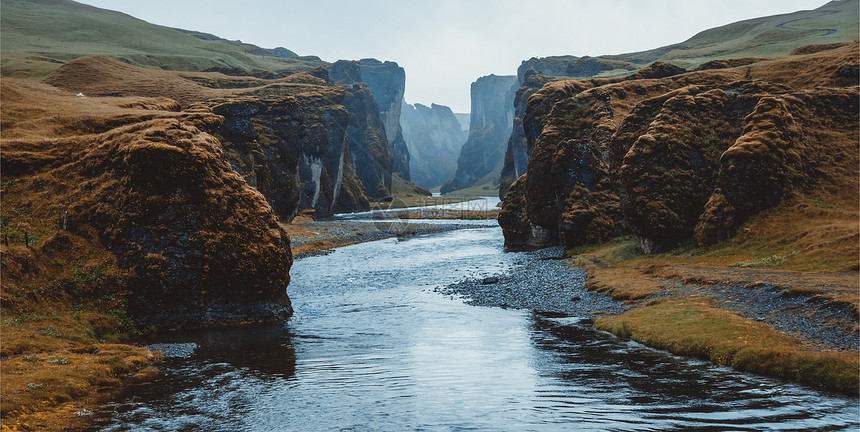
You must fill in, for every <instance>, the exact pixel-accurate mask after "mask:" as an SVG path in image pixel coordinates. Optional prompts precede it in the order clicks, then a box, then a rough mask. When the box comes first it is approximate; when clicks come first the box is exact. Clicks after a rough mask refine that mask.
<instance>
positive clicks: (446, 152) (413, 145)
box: [400, 103, 469, 189]
mask: <svg viewBox="0 0 860 432" xmlns="http://www.w3.org/2000/svg"><path fill="white" fill-rule="evenodd" d="M400 124H401V126H402V129H403V137H404V138H405V139H406V145H407V147H408V148H409V155H410V159H409V172H410V174H411V176H412V181H413V182H414V183H415V184H416V185H418V186H421V187H424V188H427V189H433V188H435V187H438V186H440V185H442V183H444V182H445V181H447V180H449V179H450V178H451V177H453V176H454V173H455V172H456V170H457V156H458V155H459V154H460V148H461V147H463V143H465V142H466V138H467V137H468V136H469V132H468V131H466V130H463V128H462V125H461V124H460V122H459V120H458V119H457V117H456V116H455V115H454V113H453V112H452V111H451V108H448V107H446V106H443V105H436V104H432V105H430V106H429V107H428V106H426V105H422V104H415V105H414V106H413V105H408V104H406V103H404V104H403V110H402V112H401V118H400Z"/></svg>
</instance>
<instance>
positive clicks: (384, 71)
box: [330, 59, 410, 188]
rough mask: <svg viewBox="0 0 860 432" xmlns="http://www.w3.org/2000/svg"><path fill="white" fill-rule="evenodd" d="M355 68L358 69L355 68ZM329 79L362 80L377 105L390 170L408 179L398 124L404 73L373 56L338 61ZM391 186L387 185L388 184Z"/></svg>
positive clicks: (394, 65) (389, 63)
mask: <svg viewBox="0 0 860 432" xmlns="http://www.w3.org/2000/svg"><path fill="white" fill-rule="evenodd" d="M356 68H357V70H356ZM330 77H331V80H332V81H335V82H344V83H364V84H365V85H367V87H368V88H369V89H370V91H371V92H372V93H373V97H374V99H375V100H376V104H377V106H378V107H379V118H380V120H381V121H382V124H383V125H384V127H385V137H386V139H387V141H388V148H389V149H390V152H391V156H392V172H393V173H396V174H397V175H399V176H400V178H402V179H404V180H409V179H410V177H409V150H408V148H407V146H406V141H405V140H404V139H403V131H402V130H401V127H400V110H401V108H402V105H403V95H404V93H405V92H406V72H405V71H404V70H403V68H402V67H400V66H398V65H397V63H394V62H390V61H387V62H381V61H379V60H376V59H362V60H359V61H345V60H340V61H338V62H336V63H335V64H333V65H332V66H331V69H330ZM387 187H388V188H390V187H391V186H390V184H388V186H387Z"/></svg>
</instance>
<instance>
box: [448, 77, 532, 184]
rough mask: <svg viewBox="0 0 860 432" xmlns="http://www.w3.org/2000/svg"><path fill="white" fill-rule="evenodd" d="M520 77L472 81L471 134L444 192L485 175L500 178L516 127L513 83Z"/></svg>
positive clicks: (495, 179)
mask: <svg viewBox="0 0 860 432" xmlns="http://www.w3.org/2000/svg"><path fill="white" fill-rule="evenodd" d="M516 81H517V77H516V76H497V75H488V76H484V77H481V78H478V80H477V81H475V82H474V83H472V87H471V98H472V111H471V113H470V122H469V138H468V139H467V140H466V143H465V144H463V147H462V149H461V150H460V156H459V157H458V159H457V171H456V173H455V174H454V178H452V179H451V180H449V181H447V182H446V183H445V184H444V185H442V188H441V191H442V193H447V192H451V191H453V190H457V189H464V188H467V187H471V186H474V185H476V184H477V183H478V182H479V181H482V180H485V179H487V180H489V181H497V180H498V177H497V176H498V172H500V171H501V168H502V165H503V163H504V155H505V145H506V143H507V141H508V138H509V137H510V135H511V130H512V127H513V120H514V112H513V100H514V94H513V93H512V87H513V85H514V83H515V82H516ZM489 177H493V178H491V179H490V178H489Z"/></svg>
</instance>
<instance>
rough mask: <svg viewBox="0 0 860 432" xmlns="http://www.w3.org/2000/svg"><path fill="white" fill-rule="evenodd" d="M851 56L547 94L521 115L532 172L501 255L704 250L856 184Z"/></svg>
mask: <svg viewBox="0 0 860 432" xmlns="http://www.w3.org/2000/svg"><path fill="white" fill-rule="evenodd" d="M857 47H858V45H857V43H856V42H855V43H852V44H842V45H831V46H828V47H827V49H824V50H821V51H819V50H806V51H800V52H799V53H798V54H795V55H791V56H786V57H781V58H773V59H768V61H761V62H759V61H757V60H753V61H752V62H751V63H749V64H747V65H744V66H741V67H725V68H721V69H713V68H711V67H710V66H709V67H707V68H705V69H704V70H700V71H693V72H686V71H684V70H683V69H680V68H678V67H675V66H672V65H668V64H661V63H657V64H654V65H652V66H650V67H649V68H646V69H643V70H642V71H640V72H637V73H635V74H633V75H630V76H628V77H626V78H613V79H591V80H560V81H555V82H550V83H547V84H546V85H544V86H543V87H542V88H541V89H540V90H539V91H537V92H536V93H534V95H533V96H531V97H530V98H529V100H528V105H527V108H526V112H525V114H524V118H523V126H524V128H523V130H524V135H525V142H526V144H527V148H531V149H530V158H529V161H528V163H529V172H528V174H527V175H524V176H521V177H520V178H519V179H518V180H517V181H516V182H514V184H513V185H512V186H511V189H510V192H508V195H507V197H506V198H505V201H504V207H503V210H502V214H501V215H500V217H499V222H500V224H501V225H502V227H503V229H504V231H505V238H506V242H507V243H508V244H509V245H520V246H544V245H550V244H559V243H561V244H564V246H565V247H568V248H569V247H573V246H577V245H581V244H586V243H593V242H598V241H603V240H607V239H609V238H611V237H613V236H615V235H618V234H620V233H624V232H632V233H634V234H636V235H637V236H638V237H639V239H640V244H641V245H642V248H643V250H645V251H646V252H653V251H661V250H666V249H667V248H670V247H673V246H675V245H677V244H678V243H679V242H681V241H684V240H686V239H695V240H696V242H697V243H698V244H700V245H708V244H713V243H714V242H717V241H720V240H722V239H725V238H727V237H729V236H731V235H733V234H734V233H735V232H736V230H737V229H738V227H739V226H740V225H741V224H742V223H743V222H745V221H746V220H747V219H748V218H749V217H750V216H751V215H753V214H755V213H757V212H759V211H761V210H763V209H766V208H769V207H772V206H773V205H775V204H776V203H778V202H780V200H781V199H783V198H784V197H785V196H787V195H788V194H790V193H793V192H795V191H804V190H807V191H808V190H810V189H811V188H814V187H819V186H821V185H826V184H828V182H834V181H837V179H846V178H856V174H857V172H856V171H857V168H856V167H857V160H858V155H857V153H858V152H857V147H856V139H857V134H858V131H857V129H858V125H857V122H856V112H857V109H858V108H857V104H858V93H857V87H856V85H857V81H858V77H857V74H856V73H854V72H852V73H847V72H845V71H848V70H852V71H853V70H854V69H853V68H856V66H854V65H856V64H857V63H858V59H857V57H856V49H857ZM808 52H811V53H808ZM728 66H730V65H728ZM789 71H791V72H789ZM849 76H850V78H849ZM846 87H847V88H846ZM532 143H533V144H532Z"/></svg>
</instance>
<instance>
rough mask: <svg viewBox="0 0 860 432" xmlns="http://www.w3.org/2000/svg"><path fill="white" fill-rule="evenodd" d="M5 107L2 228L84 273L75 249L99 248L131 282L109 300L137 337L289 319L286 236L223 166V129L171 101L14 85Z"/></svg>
mask: <svg viewBox="0 0 860 432" xmlns="http://www.w3.org/2000/svg"><path fill="white" fill-rule="evenodd" d="M2 95H3V100H2V101H3V107H4V109H3V124H4V128H3V133H2V138H3V154H2V156H0V163H2V169H3V176H4V181H6V182H7V183H6V184H8V185H11V186H6V187H4V190H3V204H4V214H3V219H4V230H5V229H6V228H5V227H6V225H7V224H17V225H18V226H26V229H28V230H29V231H30V233H33V234H35V236H34V237H33V239H34V240H33V243H32V244H31V248H30V249H28V253H30V254H36V255H37V256H42V255H44V256H46V257H48V258H46V259H50V260H55V259H56V260H61V261H62V260H63V259H71V260H81V261H79V262H86V260H87V259H89V257H85V256H76V248H77V247H79V246H77V245H79V244H80V243H81V242H90V243H95V244H98V245H101V247H103V248H104V249H106V250H108V251H110V252H112V253H113V254H114V255H115V257H116V263H117V264H116V265H118V266H119V268H120V269H121V270H122V275H123V276H122V279H123V280H124V281H125V282H124V283H123V284H122V288H121V290H120V291H117V292H108V293H104V295H110V296H112V297H111V298H114V299H124V300H123V301H127V304H128V310H129V311H130V312H132V314H133V316H134V317H135V319H136V320H137V321H139V322H140V323H142V324H143V325H154V326H157V327H160V328H170V327H173V326H176V325H184V326H212V325H228V324H231V323H239V322H248V321H251V322H253V321H267V320H278V319H284V318H286V317H288V316H289V315H290V314H291V313H292V309H291V308H290V301H289V298H288V297H287V294H286V287H287V284H288V282H289V275H288V271H289V269H290V265H291V263H292V255H291V253H290V242H289V238H288V237H287V235H286V233H285V232H284V231H283V230H282V229H281V228H280V226H279V225H278V222H277V219H276V217H275V215H274V214H273V212H272V208H271V207H270V206H269V204H268V203H267V202H266V200H265V198H264V197H263V196H262V195H261V194H260V193H259V192H258V191H257V190H255V189H254V188H252V187H250V186H249V185H248V184H247V183H246V182H245V180H244V179H243V178H242V177H241V176H240V175H239V174H237V173H236V172H235V171H234V170H233V169H232V168H231V167H230V165H229V164H228V163H227V162H226V161H225V160H224V157H223V148H222V146H221V143H220V142H219V140H218V139H217V138H216V137H215V136H213V135H212V133H213V132H214V131H215V130H216V129H218V127H219V126H220V124H221V122H222V121H223V118H222V117H220V116H217V115H215V114H212V113H208V112H194V111H191V112H189V111H179V106H178V104H176V102H174V101H171V100H169V99H163V98H161V99H129V98H82V97H76V96H74V94H73V93H66V92H62V91H59V90H57V89H56V88H53V87H49V86H45V85H41V84H34V83H32V82H23V81H14V80H9V79H4V80H3V89H2ZM8 206H13V207H16V208H19V209H27V210H26V213H27V217H26V218H23V217H22V216H21V213H17V212H11V213H9V212H8V209H9V207H8ZM61 212H66V213H65V214H66V216H65V217H64V219H66V221H67V222H64V223H63V224H65V225H66V229H62V228H61V226H60V225H59V224H58V222H57V214H58V213H61ZM5 232H8V230H6V231H5ZM38 238H41V239H42V240H41V241H37V240H36V239H38ZM18 247H20V248H22V249H23V247H24V246H23V245H21V246H18ZM13 249H14V247H13ZM18 252H19V251H18V250H17V249H15V252H14V253H13V255H17V254H18ZM28 277H33V275H32V274H31V275H29V276H28ZM9 282H10V281H4V283H9ZM12 282H13V283H14V281H12ZM124 290H127V292H123V291H124ZM51 295H52V296H61V295H64V293H60V292H55V293H51ZM75 295H77V296H79V297H81V296H83V297H85V296H86V295H87V293H78V294H75ZM76 301H82V300H81V299H80V298H78V299H77V300H76Z"/></svg>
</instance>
